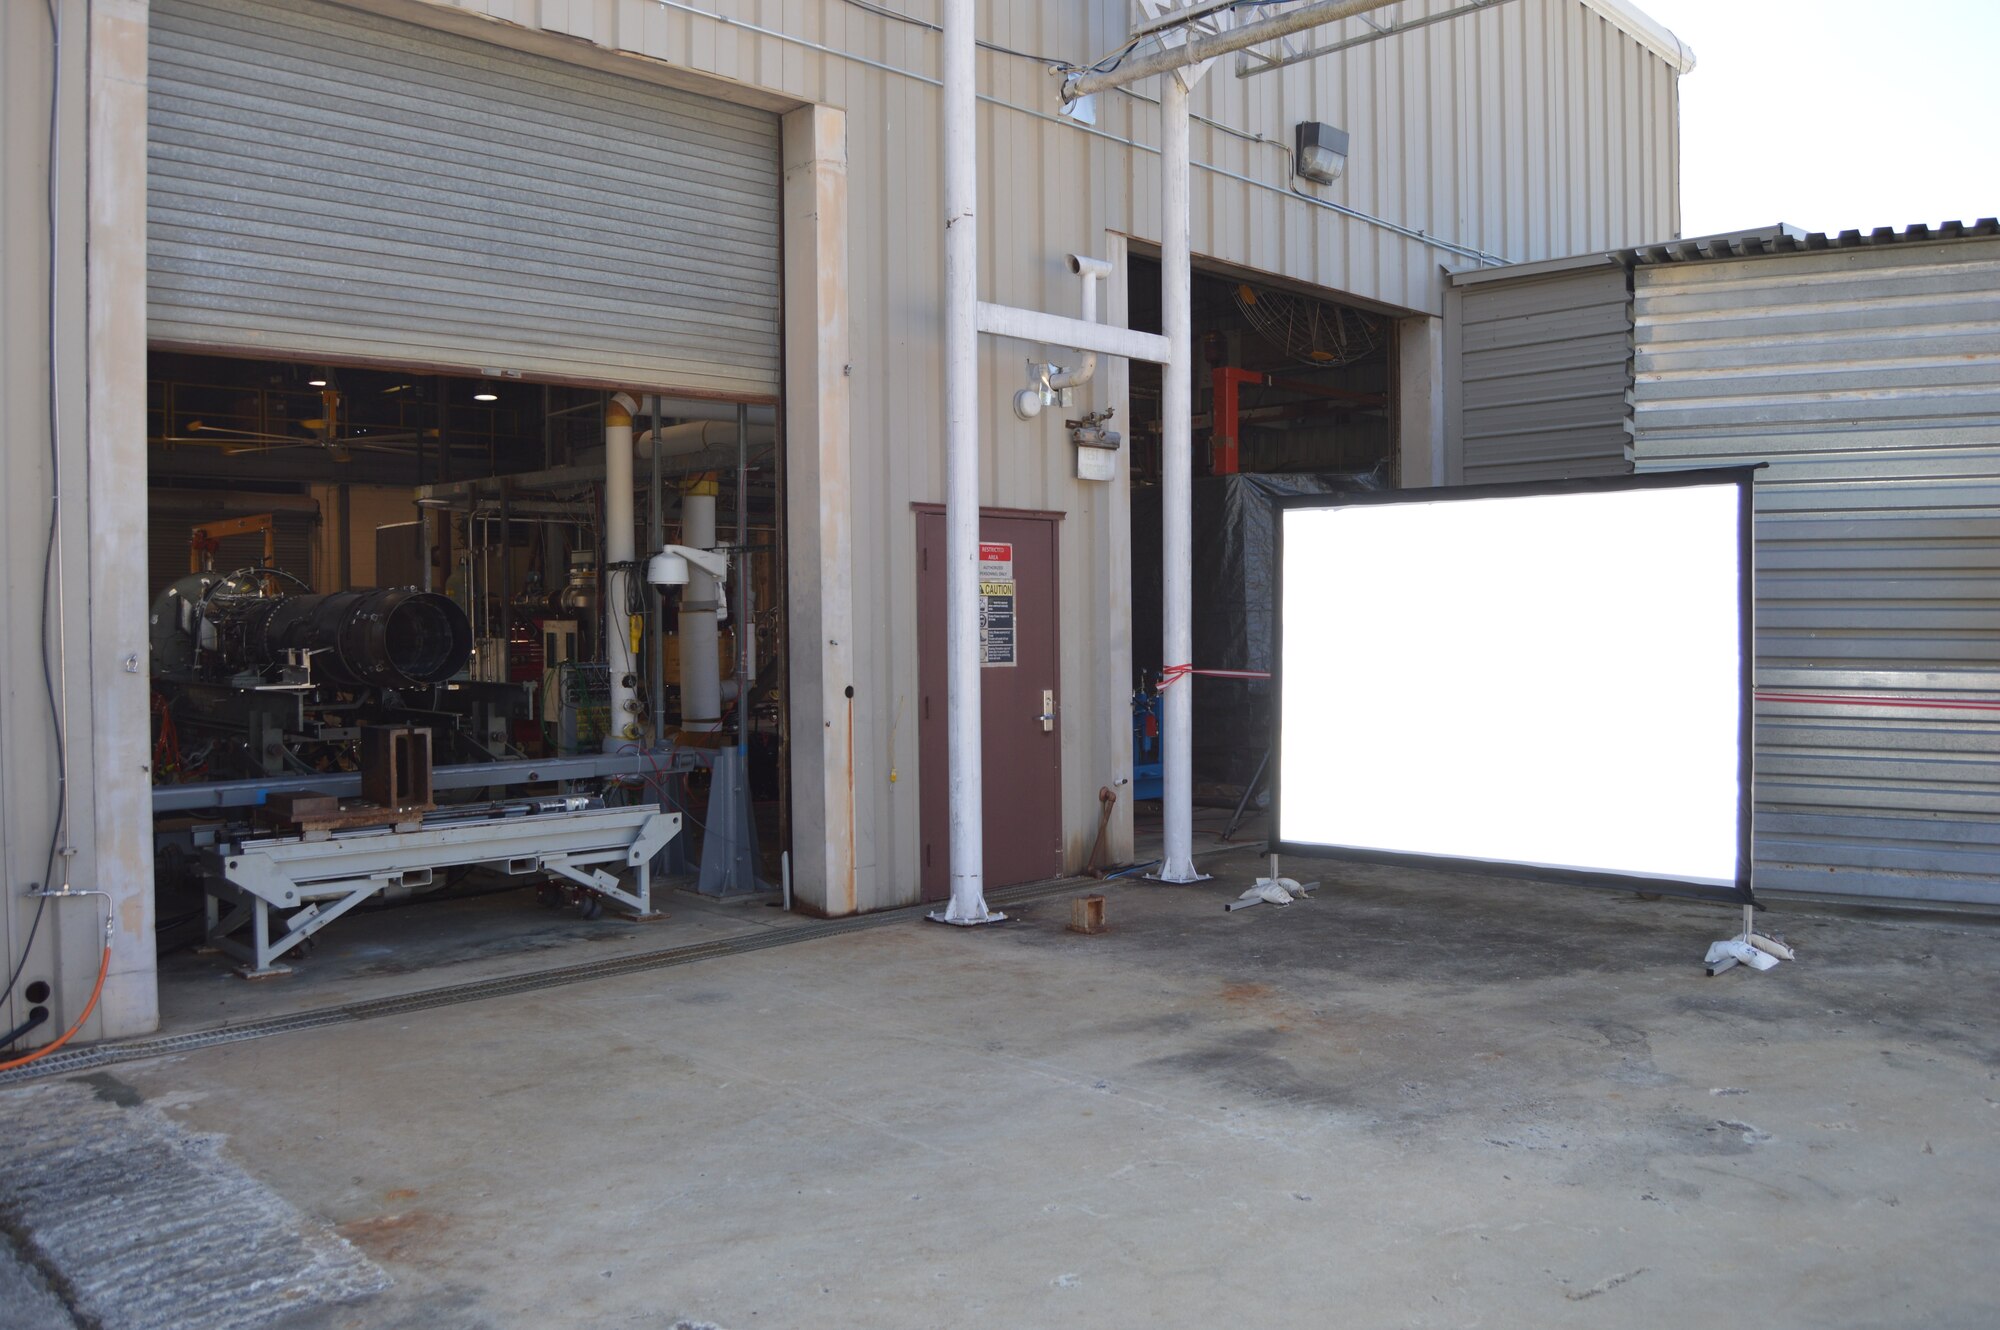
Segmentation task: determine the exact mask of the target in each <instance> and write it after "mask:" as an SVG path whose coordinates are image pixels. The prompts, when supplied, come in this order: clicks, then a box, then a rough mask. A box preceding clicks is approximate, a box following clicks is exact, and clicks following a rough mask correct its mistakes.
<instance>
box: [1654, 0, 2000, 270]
mask: <svg viewBox="0 0 2000 1330" xmlns="http://www.w3.org/2000/svg"><path fill="white" fill-rule="evenodd" d="M1639 6H1640V8H1642V9H1644V10H1645V11H1646V12H1647V13H1648V14H1650V15H1652V16H1653V17H1654V18H1655V19H1657V20H1659V22H1661V23H1662V24H1664V25H1665V26H1667V27H1668V28H1671V29H1672V30H1673V32H1674V35H1675V36H1677V37H1679V38H1680V39H1681V41H1682V42H1683V43H1684V44H1686V45H1688V46H1690V47H1692V48H1694V54H1695V67H1694V69H1693V71H1692V72H1690V73H1689V74H1688V75H1687V76H1686V77H1684V78H1683V79H1682V80H1681V234H1682V235H1684V236H1699V235H1710V234H1713V233H1714V232H1717V231H1735V230H1743V229H1746V228H1749V227H1758V226H1770V225H1772V224H1773V223H1776V222H1790V223H1792V224H1793V225H1795V226H1802V227H1804V228H1805V229H1806V230H1808V231H1826V232H1836V231H1842V230H1848V229H1858V230H1863V231H1866V230H1872V229H1873V228H1875V227H1878V226H1893V227H1896V228H1898V229H1901V228H1902V227H1905V226H1908V225H1911V224H1912V223H1915V222H1924V223H1928V224H1930V225H1932V226H1935V225H1936V224H1937V223H1939V222H1944V221H1952V220H1959V221H1968V222H1969V221H1972V220H1974V219H1975V218H1980V217H1994V216H2000V0H1900V3H1886V4H1885V3H1881V2H1880V0H1875V2H1874V3H1865V2H1864V0H1639Z"/></svg>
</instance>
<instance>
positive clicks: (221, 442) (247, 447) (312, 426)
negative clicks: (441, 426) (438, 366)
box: [160, 414, 437, 462]
mask: <svg viewBox="0 0 2000 1330" xmlns="http://www.w3.org/2000/svg"><path fill="white" fill-rule="evenodd" d="M297 424H298V425H299V427H300V428H302V429H304V430H307V431H308V435H307V436H306V437H304V438H301V437H300V436H299V435H296V434H266V433H262V432H260V431H257V430H246V429H231V428H230V427H228V426H226V425H210V424H206V423H205V422H203V421H199V420H190V421H189V422H188V423H187V433H186V434H185V435H177V436H174V437H170V438H166V439H162V440H160V442H162V443H177V444H196V445H199V446H202V447H210V448H220V449H221V450H222V455H223V456H224V457H240V456H242V455H244V454H246V453H270V452H281V451H284V450H285V449H288V448H321V449H324V450H325V451H326V453H327V456H328V457H330V458H332V460H334V461H336V462H351V461H353V460H354V454H355V453H356V452H373V453H393V454H396V455H398V456H408V455H409V451H410V450H409V448H408V447H407V446H405V445H410V444H416V443H420V442H421V441H422V440H424V439H426V438H435V437H436V435H437V431H436V430H434V429H432V430H401V431H396V432H392V433H386V434H376V435H371V436H369V437H367V438H365V439H364V438H362V437H360V436H358V435H354V434H349V435H344V436H343V435H341V434H339V433H338V429H337V426H336V425H335V423H334V420H333V419H332V416H331V415H330V414H329V415H328V416H326V417H322V418H317V419H308V420H301V421H298V422H297Z"/></svg>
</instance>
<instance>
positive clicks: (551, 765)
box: [153, 749, 705, 813]
mask: <svg viewBox="0 0 2000 1330" xmlns="http://www.w3.org/2000/svg"><path fill="white" fill-rule="evenodd" d="M704 756H705V755H704V754H701V753H699V752H698V750H694V749H676V750H675V751H674V752H673V753H671V754H661V753H655V754H652V755H651V760H650V761H648V759H647V758H646V757H641V756H638V755H635V754H632V753H602V754H592V755H590V756H587V757H551V758H545V759H538V760H529V759H523V760H520V761H512V762H462V763H456V764H453V765H450V766H442V767H436V768H433V770H432V772H431V788H432V789H437V790H476V789H482V788H485V787H488V786H491V787H494V788H496V789H497V788H502V787H506V786H512V785H539V784H543V783H546V782H550V781H566V780H595V779H598V778H600V777H604V776H636V777H645V776H649V775H654V774H656V773H657V772H659V771H663V770H668V771H686V770H692V769H694V768H695V767H697V766H700V765H703V760H702V759H703V757H704ZM306 791H318V792H319V793H321V794H331V795H334V796H336V797H338V798H351V797H353V796H355V795H358V794H360V793H361V776H360V773H358V772H352V771H349V772H338V771H336V772H327V773H324V774H321V775H315V776H280V777H272V778H264V779H251V780H219V781H208V782H205V783H201V784H193V785H157V786H155V787H154V788H153V811H154V812H155V813H181V812H199V811H202V810H205V809H212V808H253V807H256V806H258V805H260V804H262V803H263V802H264V801H265V799H266V798H267V797H268V796H270V795H273V794H302V793H305V792H306Z"/></svg>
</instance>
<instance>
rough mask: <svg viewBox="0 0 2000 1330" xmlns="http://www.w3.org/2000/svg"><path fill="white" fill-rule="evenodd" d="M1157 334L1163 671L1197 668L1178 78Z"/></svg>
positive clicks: (1189, 848) (1187, 749) (1189, 847)
mask: <svg viewBox="0 0 2000 1330" xmlns="http://www.w3.org/2000/svg"><path fill="white" fill-rule="evenodd" d="M1160 84H1161V87H1160V327H1161V330H1162V331H1163V332H1165V333H1166V335H1167V347H1168V360H1167V365H1166V369H1165V370H1164V371H1162V373H1161V385H1160V428H1161V440H1160V557H1161V565H1162V567H1161V578H1160V585H1161V600H1162V604H1161V607H1160V622H1161V626H1162V628H1163V629H1164V632H1163V640H1162V642H1161V644H1160V650H1161V653H1162V654H1161V656H1160V663H1161V664H1162V665H1164V666H1166V667H1167V668H1169V669H1171V668H1172V667H1174V666H1176V665H1192V664H1193V663H1194V662H1193V660H1192V659H1190V657H1191V654H1192V652H1193V650H1194V646H1193V641H1192V637H1193V634H1192V627H1191V625H1192V621H1193V590H1192V580H1193V579H1192V576H1191V562H1192V558H1193V537H1192V534H1191V529H1192V518H1191V515H1190V509H1191V506H1192V503H1193V493H1194V486H1193V479H1194V445H1193V419H1192V416H1193V411H1194V385H1193V380H1192V375H1193V366H1192V363H1191V362H1192V360H1193V354H1194V353H1193V341H1194V331H1193V323H1194V315H1193V310H1192V307H1191V306H1192V302H1193V294H1192V290H1191V287H1190V282H1191V281H1192V278H1191V277H1190V271H1191V263H1190V260H1189V257H1188V90H1187V85H1186V84H1184V83H1183V82H1181V76H1180V74H1179V72H1178V71H1174V72H1169V73H1168V74H1167V76H1166V77H1165V78H1163V79H1162V80H1160ZM1193 703H1194V679H1193V678H1192V676H1186V675H1184V676H1182V677H1181V678H1179V679H1177V680H1175V681H1174V682H1172V683H1170V684H1169V685H1168V687H1167V689H1166V692H1165V694H1164V695H1163V696H1162V698H1161V700H1160V763H1161V768H1162V770H1161V793H1162V797H1161V800H1160V803H1161V809H1162V812H1163V813H1164V815H1165V816H1164V820H1165V823H1166V827H1165V831H1166V837H1165V844H1164V845H1163V846H1162V851H1161V858H1160V871H1159V873H1158V874H1157V876H1158V877H1159V879H1160V880H1161V881H1162V882H1193V881H1196V880H1198V879H1199V877H1200V874H1198V873H1196V872H1195V871H1194V773H1193V770H1192V769H1191V767H1190V762H1191V759H1192V756H1193V752H1194V707H1193Z"/></svg>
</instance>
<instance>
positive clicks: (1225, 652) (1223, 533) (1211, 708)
mask: <svg viewBox="0 0 2000 1330" xmlns="http://www.w3.org/2000/svg"><path fill="white" fill-rule="evenodd" d="M1382 488H1385V487H1384V485H1383V484H1382V481H1381V480H1380V479H1379V478H1378V477H1377V476H1376V475H1374V474H1373V473H1362V474H1350V473H1332V474H1327V473H1321V474H1317V475H1308V474H1293V473H1285V474H1273V475H1248V474H1244V475H1234V476H1197V477H1196V478H1195V481H1194V501H1193V513H1192V517H1193V545H1194V569H1193V572H1194V577H1193V583H1194V585H1193V591H1194V659H1193V660H1192V661H1186V662H1178V661H1177V662H1173V663H1175V664H1191V665H1193V666H1195V667H1196V668H1197V669H1205V670H1206V669H1220V670H1268V669H1270V668H1271V626H1272V615H1273V614H1274V613H1275V607H1274V606H1273V604H1272V588H1273V585H1274V583H1275V581H1276V578H1277V563H1276V558H1277V526H1276V512H1277V504H1276V500H1278V499H1279V498H1281V497H1283V496H1285V495H1289V494H1332V493H1337V492H1339V491H1341V490H1355V489H1366V490H1377V489H1382ZM1365 575H1366V570H1363V569H1357V570H1356V576H1365ZM1166 663H1168V662H1164V661H1162V660H1161V659H1160V491H1159V487H1158V486H1147V487H1145V488H1142V489H1135V490H1134V491H1133V492H1132V664H1133V667H1134V668H1135V669H1136V670H1138V671H1140V672H1141V673H1142V674H1143V675H1144V676H1145V678H1146V680H1147V681H1148V682H1151V681H1152V680H1154V679H1157V678H1158V677H1159V673H1160V667H1161V666H1162V665H1163V664H1166ZM1192 684H1193V687H1194V779H1195V785H1196V787H1197V788H1200V787H1202V786H1210V787H1237V788H1240V787H1241V786H1243V785H1244V784H1246V783H1247V782H1248V781H1249V780H1250V778H1251V777H1252V776H1253V775H1255V774H1256V770H1257V763H1258V761H1259V760H1260V759H1261V758H1262V757H1263V755H1264V748H1265V745H1266V743H1267V742H1268V741H1269V739H1270V733H1271V702H1270V697H1271V686H1270V685H1269V684H1268V683H1263V682H1259V681H1248V680H1238V679H1210V678H1203V677H1201V676H1199V675H1197V676H1196V677H1195V678H1194V679H1193V680H1192ZM1174 686H1175V687H1177V688H1178V687H1186V686H1188V685H1187V684H1176V685H1174Z"/></svg>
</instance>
